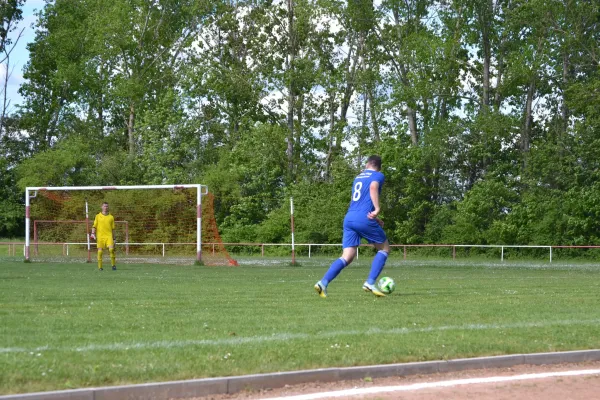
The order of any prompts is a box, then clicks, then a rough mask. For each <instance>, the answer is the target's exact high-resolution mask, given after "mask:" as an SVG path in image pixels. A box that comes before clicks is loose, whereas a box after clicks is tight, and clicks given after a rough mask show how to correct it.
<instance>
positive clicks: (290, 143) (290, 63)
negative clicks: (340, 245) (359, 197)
mask: <svg viewBox="0 0 600 400" xmlns="http://www.w3.org/2000/svg"><path fill="white" fill-rule="evenodd" d="M287 6H288V29H289V32H288V35H289V38H288V56H287V59H286V64H287V65H286V67H287V71H288V82H287V83H288V88H287V89H288V99H287V100H288V111H287V127H288V139H287V161H288V180H289V182H294V180H295V177H294V103H295V101H296V99H295V96H294V87H293V86H294V85H293V80H294V76H293V69H294V60H295V57H296V54H295V50H296V49H295V41H294V0H288V2H287Z"/></svg>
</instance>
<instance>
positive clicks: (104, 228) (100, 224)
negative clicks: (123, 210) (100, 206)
mask: <svg viewBox="0 0 600 400" xmlns="http://www.w3.org/2000/svg"><path fill="white" fill-rule="evenodd" d="M94 228H96V237H104V238H108V237H110V238H112V234H113V230H114V229H115V217H113V216H112V215H111V214H110V213H108V215H104V214H102V213H98V214H96V218H94Z"/></svg>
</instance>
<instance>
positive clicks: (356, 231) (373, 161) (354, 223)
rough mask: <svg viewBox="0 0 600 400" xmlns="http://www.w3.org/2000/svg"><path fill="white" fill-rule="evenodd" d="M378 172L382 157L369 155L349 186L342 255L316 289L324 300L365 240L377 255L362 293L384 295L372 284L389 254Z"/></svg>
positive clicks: (380, 180)
mask: <svg viewBox="0 0 600 400" xmlns="http://www.w3.org/2000/svg"><path fill="white" fill-rule="evenodd" d="M380 171H381V157H379V156H377V155H372V156H370V157H369V158H368V159H367V165H366V167H365V169H364V171H362V172H361V173H360V174H359V175H358V176H357V177H356V178H354V182H353V183H352V200H351V201H350V206H349V207H348V211H347V212H346V217H345V218H344V234H343V240H342V247H343V251H342V256H341V257H340V258H338V259H337V260H335V261H334V262H333V263H331V266H330V267H329V270H327V272H326V273H325V275H324V276H323V279H321V280H320V281H319V282H317V283H316V284H315V290H316V292H317V293H318V294H319V296H321V297H327V286H328V285H329V283H331V281H333V280H334V279H335V277H336V276H338V274H339V273H340V272H341V271H342V270H343V269H344V268H346V267H347V266H348V265H350V263H351V262H352V261H353V260H354V258H355V257H356V252H357V249H358V246H359V245H360V240H361V238H364V239H366V240H367V241H368V242H369V243H371V244H373V246H375V248H376V249H377V254H376V255H375V258H373V262H372V263H371V272H370V273H369V277H368V278H367V280H366V282H365V283H364V284H363V290H364V291H366V292H371V293H373V294H374V295H375V296H378V297H383V296H385V294H384V293H382V292H381V291H380V290H379V289H378V288H377V286H375V281H376V280H377V277H378V276H379V274H380V273H381V271H382V270H383V267H384V266H385V262H386V261H387V258H388V254H389V252H390V243H389V242H388V240H387V237H386V236H385V232H384V231H383V221H382V220H381V219H379V217H378V215H379V212H380V207H379V194H380V193H381V187H382V186H383V182H384V180H385V178H384V176H383V174H382V173H381V172H380Z"/></svg>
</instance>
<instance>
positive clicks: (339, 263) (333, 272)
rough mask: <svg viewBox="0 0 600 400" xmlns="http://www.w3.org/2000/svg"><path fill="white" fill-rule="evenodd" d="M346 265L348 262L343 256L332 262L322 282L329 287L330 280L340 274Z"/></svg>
mask: <svg viewBox="0 0 600 400" xmlns="http://www.w3.org/2000/svg"><path fill="white" fill-rule="evenodd" d="M346 265H348V263H347V262H346V260H344V259H343V258H342V257H340V258H338V259H337V260H335V261H334V262H332V263H331V266H330V267H329V269H328V270H327V272H326V273H325V276H323V279H321V283H322V284H323V285H325V287H327V285H329V282H331V281H332V280H334V279H335V277H336V276H338V275H339V273H340V272H342V270H343V269H344V268H346Z"/></svg>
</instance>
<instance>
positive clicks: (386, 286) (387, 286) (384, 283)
mask: <svg viewBox="0 0 600 400" xmlns="http://www.w3.org/2000/svg"><path fill="white" fill-rule="evenodd" d="M378 285H379V289H380V290H381V291H382V292H383V293H385V294H390V293H392V292H393V291H394V289H396V282H394V280H393V279H392V278H390V277H389V276H384V277H383V278H381V279H380V280H379V283H378Z"/></svg>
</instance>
